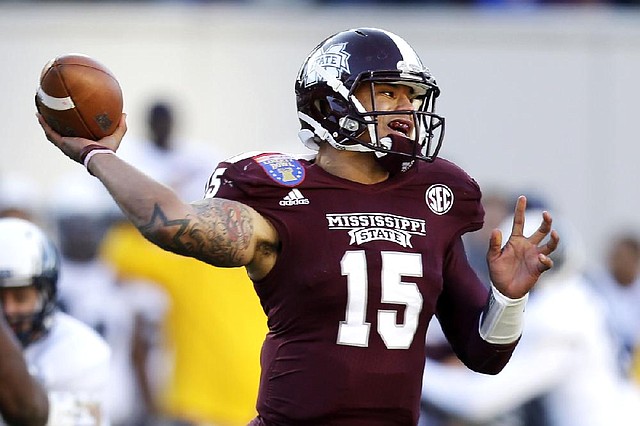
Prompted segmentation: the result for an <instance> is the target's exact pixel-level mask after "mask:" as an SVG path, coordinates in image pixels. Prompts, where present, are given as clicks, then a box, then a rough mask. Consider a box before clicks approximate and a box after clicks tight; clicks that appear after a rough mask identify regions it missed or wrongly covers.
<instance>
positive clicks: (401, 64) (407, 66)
mask: <svg viewBox="0 0 640 426" xmlns="http://www.w3.org/2000/svg"><path fill="white" fill-rule="evenodd" d="M396 67H397V68H398V71H401V72H406V73H412V72H413V73H421V72H427V73H429V70H428V69H427V68H425V67H423V66H422V65H421V64H418V63H415V64H412V63H410V62H407V61H398V63H397V64H396Z"/></svg>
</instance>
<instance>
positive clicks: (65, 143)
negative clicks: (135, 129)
mask: <svg viewBox="0 0 640 426" xmlns="http://www.w3.org/2000/svg"><path fill="white" fill-rule="evenodd" d="M36 116H37V117H38V122H39V123H40V126H41V127H42V130H44V134H45V136H46V137H47V139H48V140H49V141H50V142H51V143H53V144H54V145H55V146H56V147H58V149H60V151H62V152H63V153H64V154H65V155H66V156H67V157H69V158H71V159H72V160H73V161H77V162H78V163H80V164H82V158H81V152H82V150H83V148H85V147H86V146H88V145H92V144H98V145H101V146H103V147H105V148H107V149H110V150H111V151H114V152H115V151H116V150H117V149H118V147H119V146H120V142H121V141H122V138H123V137H124V134H125V133H126V132H127V122H126V114H122V116H121V117H120V123H119V124H118V127H117V128H116V130H115V131H114V132H113V133H112V134H111V135H109V136H106V137H104V138H102V139H100V140H98V141H92V140H90V139H83V138H76V137H65V136H61V135H60V134H59V133H57V132H56V131H55V130H53V129H52V128H51V126H49V125H48V124H47V122H46V121H45V120H44V118H43V117H42V115H40V114H38V113H36Z"/></svg>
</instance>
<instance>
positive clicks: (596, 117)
mask: <svg viewBox="0 0 640 426" xmlns="http://www.w3.org/2000/svg"><path fill="white" fill-rule="evenodd" d="M358 26H377V27H383V28H385V29H389V30H391V31H394V32H397V33H398V34H400V35H401V36H403V37H404V38H405V39H406V40H407V41H409V43H411V44H412V45H413V46H414V47H415V48H416V50H417V51H418V53H419V54H420V55H421V57H422V59H423V61H424V62H425V64H426V65H427V66H428V67H429V68H430V69H431V70H432V72H433V73H434V75H435V76H436V79H437V81H438V83H439V85H440V87H441V88H442V95H441V97H440V99H439V104H438V107H437V110H438V112H439V113H440V114H442V115H444V116H445V117H446V120H447V136H446V138H445V144H444V148H443V150H442V151H441V155H442V156H444V157H446V158H449V159H452V160H454V161H455V162H457V163H458V164H460V165H461V166H462V167H464V168H465V169H466V170H467V171H468V172H469V173H470V174H471V175H473V176H474V177H475V178H476V179H477V180H478V181H479V183H480V184H481V186H482V187H485V188H488V187H493V186H496V185H498V186H500V187H503V188H507V189H509V190H513V191H516V192H520V191H527V192H529V191H533V192H534V193H539V194H542V195H543V196H544V197H546V198H547V199H548V200H549V201H550V202H551V204H552V205H553V206H554V208H555V209H557V210H559V211H561V212H562V213H563V214H564V215H567V216H569V217H571V218H572V220H573V221H574V223H575V225H576V227H577V228H578V229H579V230H580V231H581V232H582V233H583V235H584V239H585V241H586V242H587V244H588V246H589V249H590V250H591V251H592V253H593V258H594V259H596V258H600V254H601V253H600V250H601V247H603V245H604V244H605V240H606V238H607V236H608V234H609V233H610V232H611V231H612V230H613V229H617V228H619V227H621V226H625V225H630V226H633V227H636V228H638V227H640V215H639V214H638V212H639V211H640V190H639V188H638V184H639V183H640V164H639V159H640V143H639V142H640V141H639V136H638V130H637V129H638V124H639V123H640V119H639V114H640V108H639V107H638V99H640V82H639V81H638V80H639V76H640V9H636V8H634V7H633V6H629V5H620V4H613V3H594V2H588V3H584V2H581V3H564V4H549V3H547V2H544V3H539V2H526V1H488V2H475V3H474V2H460V3H449V2H437V3H433V2H416V1H414V2H406V1H397V2H367V1H359V2H358V1H352V2H340V1H325V2H320V1H318V2H316V1H284V0H280V1H267V0H262V1H241V2H222V3H220V2H188V1H185V2H178V1H176V2H140V1H137V2H118V3H111V2H98V1H95V2H81V1H72V2H64V3H58V2H50V1H42V2H38V1H22V2H19V1H14V2H11V1H9V2H0V57H1V58H2V65H1V66H0V123H1V125H0V179H1V178H2V175H3V174H5V173H12V172H20V173H23V172H26V173H29V174H30V175H31V176H32V177H34V178H35V179H37V181H38V182H40V183H41V184H42V186H43V188H44V189H45V190H50V189H52V187H51V182H54V181H55V180H56V177H57V176H58V175H59V174H61V173H63V172H66V171H69V170H70V169H71V168H78V167H81V166H80V165H75V164H71V163H70V162H68V161H67V160H66V159H64V158H63V157H62V156H61V154H60V153H59V152H57V151H56V150H55V149H54V148H53V147H52V146H50V145H49V143H48V142H47V141H46V139H45V138H44V136H43V134H42V132H41V130H40V128H39V126H38V124H37V121H36V118H35V116H34V114H35V107H34V101H33V99H34V93H35V90H36V87H37V83H38V77H39V73H40V71H41V69H42V67H43V65H44V64H45V63H46V62H47V61H48V60H49V59H50V58H52V57H54V56H56V55H58V54H61V53H69V52H79V53H85V54H88V55H91V56H93V57H95V58H96V59H98V60H100V61H102V62H104V63H105V64H106V65H107V66H108V67H109V68H110V69H111V70H112V71H113V72H114V73H115V74H116V76H117V77H118V78H119V80H120V83H121V85H122V88H123V91H124V96H125V111H126V112H127V113H128V114H129V119H128V123H129V135H128V138H130V139H135V138H136V137H142V136H143V132H144V130H145V124H144V119H145V108H146V107H147V105H148V102H150V101H151V100H152V99H155V98H158V97H160V98H164V99H169V100H171V101H172V102H174V103H175V105H176V106H177V107H178V108H179V117H180V121H179V123H178V125H179V128H178V133H179V134H180V135H181V136H182V137H183V138H184V139H186V140H191V141H198V142H202V143H206V144H210V145H211V146H212V147H215V149H216V150H217V151H218V152H221V153H222V154H223V156H226V155H231V154H234V153H237V152H240V151H245V150H283V151H288V152H305V149H304V147H303V146H302V144H300V143H299V141H298V139H297V129H298V122H297V118H296V113H295V99H294V93H293V85H294V80H295V77H296V73H297V71H298V67H299V66H300V64H301V63H302V61H303V60H304V58H305V57H306V55H307V53H308V52H309V51H310V50H311V49H312V48H313V47H314V46H315V45H316V44H317V43H318V42H319V41H320V40H322V39H323V38H324V37H325V36H327V35H329V34H331V33H333V32H335V31H339V30H343V29H346V28H352V27H358ZM123 143H127V138H125V140H124V142H123ZM220 159H221V158H215V159H212V164H211V168H212V170H213V168H214V166H215V164H216V163H217V162H218V161H219V160H220ZM87 178H88V179H89V177H87ZM203 185H204V182H203Z"/></svg>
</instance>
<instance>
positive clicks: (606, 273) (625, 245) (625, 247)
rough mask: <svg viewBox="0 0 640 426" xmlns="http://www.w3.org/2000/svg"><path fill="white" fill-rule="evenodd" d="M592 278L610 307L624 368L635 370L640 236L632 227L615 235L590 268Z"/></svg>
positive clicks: (638, 333) (639, 339) (639, 334)
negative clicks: (600, 259) (598, 260)
mask: <svg viewBox="0 0 640 426" xmlns="http://www.w3.org/2000/svg"><path fill="white" fill-rule="evenodd" d="M588 278H589V281H590V283H591V285H592V286H593V289H594V290H595V292H596V294H597V295H598V298H599V299H601V300H602V301H604V303H605V305H606V308H607V321H608V324H609V330H610V332H611V334H612V337H613V339H614V342H615V344H616V348H617V355H618V362H619V367H620V372H621V373H622V374H623V375H624V376H627V377H628V376H629V375H630V374H631V368H632V363H633V356H634V352H635V351H637V350H638V349H639V348H640V237H639V236H638V234H637V233H636V232H633V231H631V230H627V231H619V232H618V233H617V234H616V235H614V237H613V238H612V239H611V241H610V243H609V246H608V247H607V252H606V254H605V257H604V260H603V262H602V263H601V264H600V265H598V266H597V267H596V268H595V269H594V270H592V271H589V274H588Z"/></svg>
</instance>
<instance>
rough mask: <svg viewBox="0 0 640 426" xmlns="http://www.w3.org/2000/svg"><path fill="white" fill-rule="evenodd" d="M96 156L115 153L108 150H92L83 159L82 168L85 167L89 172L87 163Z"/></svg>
mask: <svg viewBox="0 0 640 426" xmlns="http://www.w3.org/2000/svg"><path fill="white" fill-rule="evenodd" d="M96 154H115V152H113V151H111V150H110V149H108V148H104V149H94V150H93V151H89V153H88V154H87V156H86V157H84V160H83V164H84V167H86V169H87V170H89V161H91V159H92V158H93V156H94V155H96Z"/></svg>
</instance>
